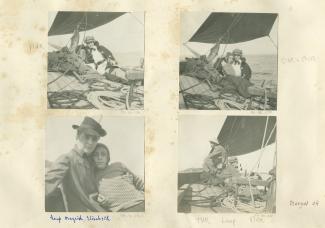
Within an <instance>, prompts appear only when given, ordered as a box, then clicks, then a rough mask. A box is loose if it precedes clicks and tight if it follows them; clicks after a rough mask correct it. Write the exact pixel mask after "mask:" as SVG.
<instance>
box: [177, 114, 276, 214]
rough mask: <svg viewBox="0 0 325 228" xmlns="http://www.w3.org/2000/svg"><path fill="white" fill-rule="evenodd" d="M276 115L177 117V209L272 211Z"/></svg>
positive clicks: (216, 211) (201, 211) (274, 179)
mask: <svg viewBox="0 0 325 228" xmlns="http://www.w3.org/2000/svg"><path fill="white" fill-rule="evenodd" d="M276 167H277V148H276V117H275V116H226V115H220V116H193V115H183V116H181V117H180V119H179V156H178V212H179V213H255V214H257V213H275V212H276Z"/></svg>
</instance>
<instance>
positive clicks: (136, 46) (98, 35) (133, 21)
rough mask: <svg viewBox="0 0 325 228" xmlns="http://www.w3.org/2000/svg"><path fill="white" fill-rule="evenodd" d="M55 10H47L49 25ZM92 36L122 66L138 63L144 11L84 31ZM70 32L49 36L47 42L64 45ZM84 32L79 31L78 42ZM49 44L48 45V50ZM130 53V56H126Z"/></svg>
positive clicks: (142, 38) (142, 43) (127, 14)
mask: <svg viewBox="0 0 325 228" xmlns="http://www.w3.org/2000/svg"><path fill="white" fill-rule="evenodd" d="M56 14H57V12H49V18H48V23H49V24H48V25H49V28H50V27H51V25H52V23H53V21H54V19H55V16H56ZM88 35H89V36H94V37H95V39H96V40H98V41H99V43H100V44H101V45H104V46H105V47H106V48H108V49H109V50H110V51H111V52H112V53H113V55H114V56H115V57H116V58H117V60H118V62H119V63H120V64H121V65H122V66H126V65H138V64H139V62H140V58H143V57H144V13H143V12H132V13H126V14H123V15H122V16H120V17H118V18H116V19H115V20H113V21H111V22H109V23H107V24H105V25H102V26H99V27H97V28H94V29H92V30H88V31H86V36H88ZM71 36H72V34H68V35H60V36H50V37H48V42H49V43H50V44H56V45H59V46H65V45H66V44H67V43H68V42H69V40H70V38H71ZM83 37H84V32H80V43H81V40H82V38H83ZM50 48H51V46H50V45H49V51H52V50H53V49H50ZM127 55H130V56H131V59H130V56H127Z"/></svg>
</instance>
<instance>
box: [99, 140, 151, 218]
mask: <svg viewBox="0 0 325 228" xmlns="http://www.w3.org/2000/svg"><path fill="white" fill-rule="evenodd" d="M93 161H94V163H95V167H96V170H95V176H96V180H97V184H98V195H96V196H97V201H98V202H99V203H100V205H101V206H103V207H104V208H106V209H107V210H108V211H123V212H143V211H144V206H145V205H144V183H143V181H142V180H141V179H140V178H139V177H137V176H136V175H135V174H133V173H132V172H131V171H130V170H129V169H128V168H127V167H125V166H124V165H123V164H122V163H120V162H115V163H111V164H109V162H110V153H109V149H108V148H107V146H105V145H104V144H102V143H98V144H97V146H96V148H95V151H94V153H93Z"/></svg>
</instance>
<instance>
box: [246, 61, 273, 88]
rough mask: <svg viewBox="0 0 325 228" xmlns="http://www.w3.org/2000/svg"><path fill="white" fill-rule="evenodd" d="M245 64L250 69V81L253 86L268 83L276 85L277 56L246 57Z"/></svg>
mask: <svg viewBox="0 0 325 228" xmlns="http://www.w3.org/2000/svg"><path fill="white" fill-rule="evenodd" d="M245 57H246V62H247V63H248V64H249V66H250V67H251V69H252V78H251V81H252V82H253V83H254V84H259V85H261V84H262V83H270V84H274V85H277V81H278V58H277V55H247V56H245Z"/></svg>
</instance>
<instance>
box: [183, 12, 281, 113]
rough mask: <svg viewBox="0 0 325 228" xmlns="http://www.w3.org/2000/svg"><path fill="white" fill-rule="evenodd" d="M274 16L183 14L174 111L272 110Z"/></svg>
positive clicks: (274, 98) (275, 53) (274, 97)
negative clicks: (177, 99) (176, 97)
mask: <svg viewBox="0 0 325 228" xmlns="http://www.w3.org/2000/svg"><path fill="white" fill-rule="evenodd" d="M278 21H279V19H278V14H276V13H225V12H183V13H182V14H181V42H182V43H181V51H180V65H179V108H180V109H183V110H184V109H188V110H276V109H277V85H278V82H277V81H278V80H277V79H278Z"/></svg>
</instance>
